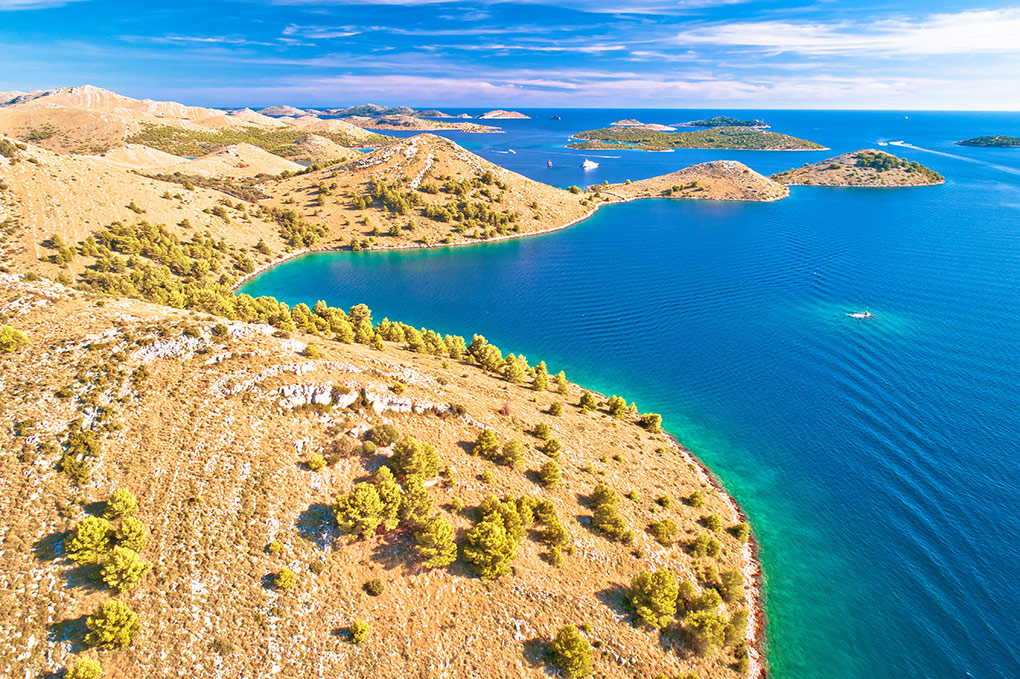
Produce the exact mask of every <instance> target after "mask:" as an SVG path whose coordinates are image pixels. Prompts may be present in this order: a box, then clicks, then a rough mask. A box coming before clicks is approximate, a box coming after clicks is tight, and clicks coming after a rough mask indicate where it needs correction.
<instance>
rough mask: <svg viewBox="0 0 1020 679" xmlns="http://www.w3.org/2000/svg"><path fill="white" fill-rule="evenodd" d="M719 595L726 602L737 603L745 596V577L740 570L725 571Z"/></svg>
mask: <svg viewBox="0 0 1020 679" xmlns="http://www.w3.org/2000/svg"><path fill="white" fill-rule="evenodd" d="M720 579H721V580H722V584H721V585H720V586H719V593H720V594H721V595H722V598H723V599H725V600H726V601H736V600H737V599H739V598H740V597H741V596H742V595H743V594H744V576H743V574H742V573H741V572H740V571H738V570H728V571H723V572H722V576H721V577H720Z"/></svg>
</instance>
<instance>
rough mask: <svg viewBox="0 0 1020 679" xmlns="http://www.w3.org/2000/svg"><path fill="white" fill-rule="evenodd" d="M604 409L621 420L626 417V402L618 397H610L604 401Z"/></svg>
mask: <svg viewBox="0 0 1020 679" xmlns="http://www.w3.org/2000/svg"><path fill="white" fill-rule="evenodd" d="M606 409H607V410H608V411H609V414H610V415H612V416H613V417H616V418H622V417H625V416H626V415H627V402H626V401H625V400H623V399H622V398H620V397H619V396H611V397H609V400H608V401H606Z"/></svg>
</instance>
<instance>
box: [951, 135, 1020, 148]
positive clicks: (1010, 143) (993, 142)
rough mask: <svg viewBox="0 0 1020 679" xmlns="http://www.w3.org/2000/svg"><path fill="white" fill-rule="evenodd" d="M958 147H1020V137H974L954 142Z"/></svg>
mask: <svg viewBox="0 0 1020 679" xmlns="http://www.w3.org/2000/svg"><path fill="white" fill-rule="evenodd" d="M956 143H957V144H959V145H960V146H987V147H995V148H1017V147H1020V137H1008V136H1006V135H1004V134H993V135H990V136H986V137H974V138H973V139H964V140H963V141H958V142H956Z"/></svg>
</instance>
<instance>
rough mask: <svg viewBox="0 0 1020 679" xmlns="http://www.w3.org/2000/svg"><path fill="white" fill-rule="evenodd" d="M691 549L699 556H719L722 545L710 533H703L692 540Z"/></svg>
mask: <svg viewBox="0 0 1020 679" xmlns="http://www.w3.org/2000/svg"><path fill="white" fill-rule="evenodd" d="M690 549H691V552H692V553H693V554H696V555H697V556H718V555H719V551H720V550H721V549H722V545H721V544H720V543H719V541H718V540H717V539H715V538H714V537H712V536H711V535H709V534H708V533H701V534H700V535H698V537H696V538H695V539H694V540H693V541H692V542H691V544H690Z"/></svg>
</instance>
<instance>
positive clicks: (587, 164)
mask: <svg viewBox="0 0 1020 679" xmlns="http://www.w3.org/2000/svg"><path fill="white" fill-rule="evenodd" d="M598 166H599V164H598V163H595V162H592V161H590V160H588V159H587V158H585V159H584V162H583V163H581V169H583V170H594V169H595V168H596V167H598Z"/></svg>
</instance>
